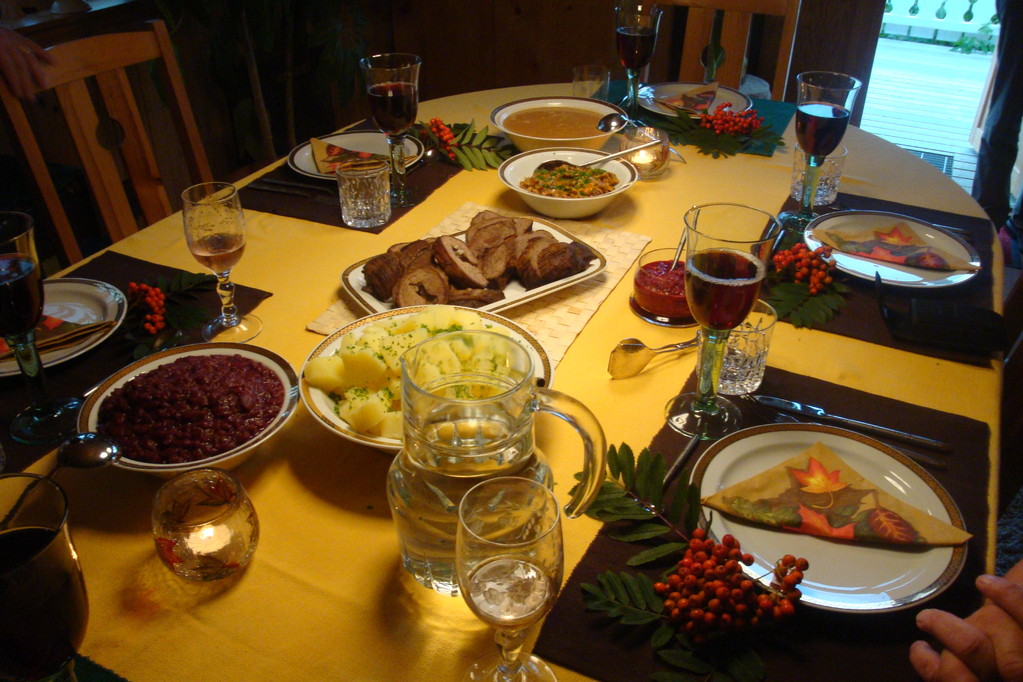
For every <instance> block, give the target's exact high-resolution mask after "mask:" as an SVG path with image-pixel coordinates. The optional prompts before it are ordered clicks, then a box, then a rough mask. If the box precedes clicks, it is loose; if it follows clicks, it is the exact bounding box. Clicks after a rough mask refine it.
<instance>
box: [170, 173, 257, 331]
mask: <svg viewBox="0 0 1023 682" xmlns="http://www.w3.org/2000/svg"><path fill="white" fill-rule="evenodd" d="M181 199H182V202H183V204H182V210H181V212H182V216H183V217H184V222H185V241H186V242H188V250H189V251H191V252H192V256H194V257H195V259H196V260H197V261H199V262H200V263H201V264H202V265H203V267H205V268H206V269H207V270H209V271H210V272H212V273H213V274H214V275H216V276H217V293H218V294H219V295H220V315H218V316H217V317H215V318H213V319H212V320H210V321H209V322H208V323H207V324H206V326H204V327H203V329H202V337H203V338H204V339H205V340H207V341H217V342H228V343H245V342H246V341H250V340H251V339H253V338H255V336H256V334H258V333H259V332H260V330H262V329H263V323H262V322H261V321H260V319H259V318H258V317H256V316H255V315H251V314H249V315H239V314H238V306H236V305H235V304H234V283H232V282H231V269H232V268H234V266H235V265H237V264H238V261H240V260H241V258H242V254H243V253H245V216H244V214H243V213H242V204H241V199H240V198H239V197H238V189H237V188H236V187H235V186H234V185H231V184H229V183H226V182H203V183H200V184H198V185H192V186H191V187H189V188H188V189H186V190H185V191H184V192H182V193H181Z"/></svg>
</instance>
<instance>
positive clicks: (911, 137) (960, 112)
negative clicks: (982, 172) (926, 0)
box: [860, 39, 992, 192]
mask: <svg viewBox="0 0 1023 682" xmlns="http://www.w3.org/2000/svg"><path fill="white" fill-rule="evenodd" d="M991 60H992V56H991V55H985V54H977V53H974V54H961V53H958V52H952V51H951V49H950V48H948V47H946V46H942V45H926V44H923V43H912V42H906V41H898V40H890V39H881V40H880V41H878V48H877V53H876V56H875V58H874V68H873V71H872V73H871V75H870V88H869V91H868V93H867V97H866V101H865V102H864V103H863V119H862V121H861V122H860V127H861V128H862V129H863V130H866V131H867V132H870V133H874V134H875V135H878V136H880V137H882V138H884V139H886V140H888V141H889V142H892V143H894V144H897V145H899V146H900V147H904V148H906V149H910V150H913V151H915V152H917V153H919V154H920V155H921V156H922V157H923V158H924V159H925V160H927V161H929V162H931V163H932V164H933V165H935V166H938V167H939V168H941V169H942V170H945V171H946V173H947V174H948V175H950V176H951V177H952V178H953V179H954V180H955V181H956V182H957V183H958V184H959V185H960V186H961V187H962V188H963V189H965V190H966V191H967V192H969V191H970V188H971V186H972V184H973V175H974V172H975V168H976V165H977V154H976V152H975V151H974V150H973V149H972V148H971V147H970V130H971V129H972V127H973V122H974V118H975V117H976V114H977V108H978V106H979V105H980V99H981V95H982V94H983V90H984V85H985V83H986V81H987V75H988V70H989V69H990V66H991Z"/></svg>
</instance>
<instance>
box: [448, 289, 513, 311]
mask: <svg viewBox="0 0 1023 682" xmlns="http://www.w3.org/2000/svg"><path fill="white" fill-rule="evenodd" d="M502 299H504V292H503V291H496V290H494V289H452V290H451V291H450V292H449V294H448V303H450V304H451V305H464V306H465V307H466V308H479V307H481V306H485V305H488V304H490V303H495V302H497V301H500V300H502Z"/></svg>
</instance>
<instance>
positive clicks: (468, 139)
mask: <svg viewBox="0 0 1023 682" xmlns="http://www.w3.org/2000/svg"><path fill="white" fill-rule="evenodd" d="M434 120H435V121H436V119H434ZM431 123H433V121H431ZM445 127H446V128H447V129H448V130H450V131H451V133H452V134H453V135H454V138H453V139H450V140H445V139H443V138H442V137H440V136H438V134H437V129H436V127H435V126H432V125H430V124H427V123H423V122H422V121H420V122H419V123H417V124H416V126H415V129H416V135H417V136H418V137H419V138H420V139H421V140H423V141H424V142H426V143H427V144H428V145H432V146H436V147H437V148H438V149H440V150H441V152H442V153H443V154H445V155H446V158H447V159H448V160H449V161H451V162H453V163H455V164H458V165H459V166H461V167H462V168H463V169H464V170H467V171H471V170H487V169H488V168H497V167H498V166H500V165H501V163H502V162H503V161H504V160H505V159H507V158H508V157H509V156H511V155H512V152H513V150H514V148H513V147H512V146H511V144H509V143H507V141H505V139H504V138H503V137H501V136H499V135H491V134H490V130H489V128H488V127H487V126H483V127H482V128H480V129H479V130H477V129H476V122H475V121H470V122H468V123H453V124H451V125H450V126H445Z"/></svg>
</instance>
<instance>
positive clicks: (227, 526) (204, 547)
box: [153, 468, 259, 580]
mask: <svg viewBox="0 0 1023 682" xmlns="http://www.w3.org/2000/svg"><path fill="white" fill-rule="evenodd" d="M153 537H154V539H155V541H156V551H157V554H159V556H160V558H161V559H162V560H163V563H164V564H166V565H167V567H168V568H170V569H171V570H172V571H174V573H176V574H177V575H179V576H181V577H182V578H187V579H188V580H219V579H221V578H226V577H228V576H230V575H232V574H234V573H237V572H238V571H240V570H242V569H243V568H245V566H246V565H248V563H249V560H250V559H252V553H253V552H255V551H256V545H257V544H258V542H259V519H258V518H257V517H256V510H255V509H254V508H253V506H252V502H251V501H250V500H249V497H248V495H246V494H245V489H244V488H242V485H241V483H239V482H238V479H236V478H235V477H234V476H233V475H231V474H230V473H228V472H227V471H224V470H222V469H213V468H207V469H193V470H191V471H186V472H184V473H181V474H178V475H177V476H175V477H174V478H172V479H170V480H169V481H167V482H166V483H164V484H163V485H162V486H161V487H160V489H159V490H157V491H156V498H155V500H154V502H153Z"/></svg>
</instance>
